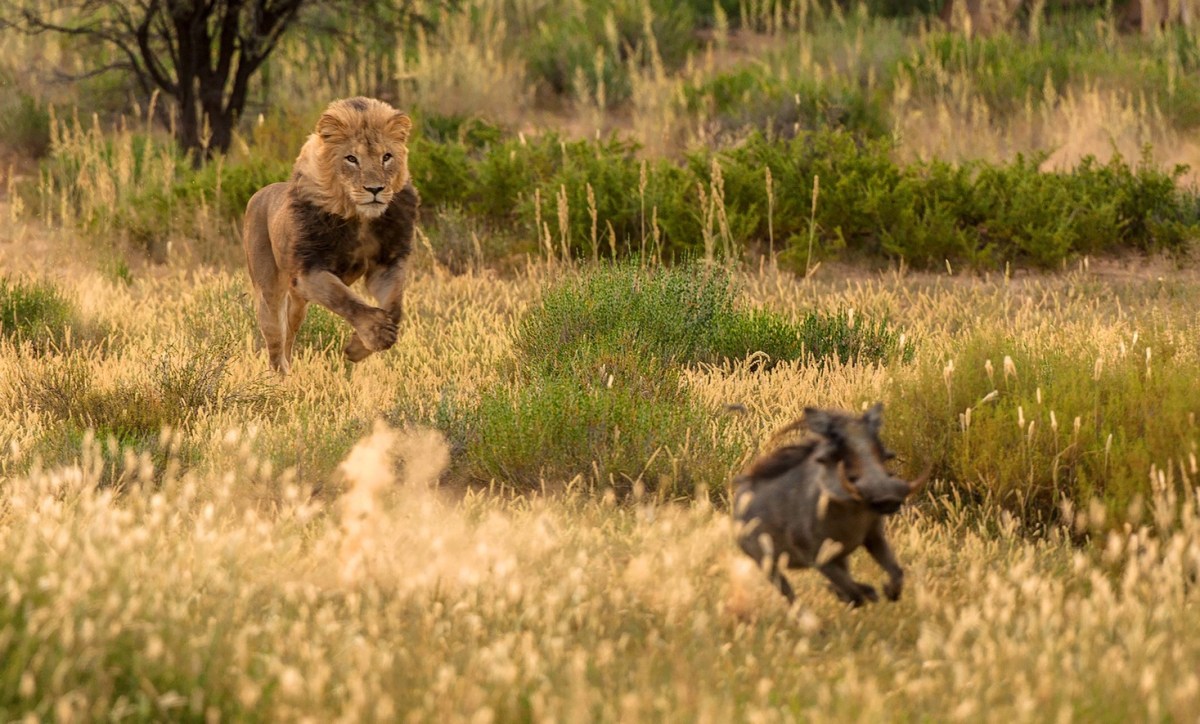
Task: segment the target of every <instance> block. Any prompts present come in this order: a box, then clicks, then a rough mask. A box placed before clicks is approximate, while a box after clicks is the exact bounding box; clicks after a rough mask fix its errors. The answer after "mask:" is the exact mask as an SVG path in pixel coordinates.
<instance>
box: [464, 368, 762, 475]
mask: <svg viewBox="0 0 1200 724" xmlns="http://www.w3.org/2000/svg"><path fill="white" fill-rule="evenodd" d="M602 359H603V361H599V360H595V362H596V364H595V365H594V367H593V368H592V369H589V370H584V369H582V367H583V365H582V364H577V369H578V372H579V373H580V375H581V376H579V377H572V376H569V375H565V374H563V375H555V374H550V375H542V376H532V377H529V378H526V379H524V380H523V381H521V382H520V383H518V385H517V386H516V387H515V388H503V387H502V388H498V389H494V390H492V391H490V392H487V393H485V394H484V395H483V396H482V398H481V400H480V402H479V405H478V407H477V409H476V410H475V411H474V412H473V415H474V416H475V417H476V422H475V424H474V426H473V428H472V430H471V432H470V433H469V437H468V439H467V441H466V449H467V475H468V477H471V478H474V479H476V480H490V479H496V480H499V481H502V482H504V483H505V484H508V485H511V486H513V487H515V488H517V489H525V490H537V489H538V488H539V487H540V486H541V485H542V483H543V481H545V482H546V483H549V484H552V485H554V484H561V483H564V482H566V481H568V480H570V479H571V478H572V477H574V476H575V475H582V476H583V477H584V478H585V479H588V480H590V481H592V483H593V484H595V485H598V486H600V487H605V486H608V487H612V488H613V489H614V490H615V491H616V492H617V493H618V494H620V495H624V494H627V493H629V492H630V491H631V490H632V489H633V486H634V484H635V482H637V481H640V482H641V483H642V484H643V485H644V486H645V488H646V489H647V490H650V491H654V492H655V493H657V494H658V495H660V496H662V497H667V498H677V497H689V496H691V495H692V494H694V492H695V489H696V487H697V486H698V485H706V486H708V487H710V488H715V487H719V486H718V483H719V482H720V481H723V480H724V479H725V478H726V477H727V476H728V473H729V468H730V466H731V465H732V464H733V463H734V462H736V460H737V456H738V451H737V450H735V449H733V448H732V447H730V446H728V445H714V444H713V443H712V442H711V439H712V438H711V436H710V435H709V434H708V431H709V430H710V429H711V428H712V427H714V426H715V425H716V424H717V421H715V420H714V419H713V413H712V412H711V411H709V410H706V409H704V408H703V407H702V406H701V405H699V404H698V403H696V402H694V401H692V400H691V399H690V398H689V396H688V394H687V392H686V391H685V390H684V389H683V388H682V387H681V386H680V385H681V383H680V380H679V374H678V370H677V369H673V368H670V367H668V366H667V365H664V364H663V363H661V362H659V361H656V360H652V359H645V358H641V357H640V356H639V354H638V353H626V354H624V355H620V356H619V357H615V356H602ZM610 376H611V377H610Z"/></svg>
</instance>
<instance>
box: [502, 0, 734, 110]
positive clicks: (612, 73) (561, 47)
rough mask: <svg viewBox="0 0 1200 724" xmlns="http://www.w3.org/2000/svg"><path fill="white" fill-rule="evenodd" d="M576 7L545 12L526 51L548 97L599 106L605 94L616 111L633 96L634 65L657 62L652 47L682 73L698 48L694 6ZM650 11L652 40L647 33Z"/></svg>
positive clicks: (630, 3) (613, 0)
mask: <svg viewBox="0 0 1200 724" xmlns="http://www.w3.org/2000/svg"><path fill="white" fill-rule="evenodd" d="M576 7H578V10H577V11H575V10H571V11H568V12H567V13H566V14H565V15H564V14H563V8H561V7H555V6H549V5H548V6H546V7H545V8H543V9H542V10H541V12H540V13H539V17H537V18H536V20H535V21H534V22H533V24H532V27H530V29H529V31H530V37H528V38H526V39H525V40H524V42H523V43H522V46H521V48H520V50H521V53H522V54H523V56H524V57H525V60H526V63H527V64H528V67H529V70H530V72H531V74H532V76H533V78H534V79H535V81H536V82H537V83H538V84H539V85H540V86H541V90H542V91H543V92H544V93H548V94H552V95H555V96H563V95H568V96H569V95H572V94H576V95H581V96H583V97H585V98H590V99H593V100H598V95H599V91H600V89H601V88H603V96H604V98H603V100H604V105H605V106H606V107H613V106H616V105H618V104H619V103H621V102H623V101H625V100H626V99H627V98H628V97H629V94H630V92H631V85H630V80H629V65H630V64H635V65H638V66H649V65H650V64H651V63H653V62H654V59H653V56H652V54H651V50H650V44H651V42H652V43H653V44H654V48H655V49H656V50H657V52H658V55H659V57H660V58H661V60H662V62H663V63H664V64H665V65H666V66H667V67H668V68H676V67H678V66H679V65H680V64H682V63H683V61H684V59H685V58H686V56H687V54H688V52H689V51H691V50H694V49H695V48H697V47H698V44H697V41H696V36H695V29H696V26H697V16H696V14H695V10H694V8H693V6H692V5H691V4H689V3H678V2H673V1H672V0H650V2H649V3H644V2H642V1H640V0H601V1H600V2H589V3H586V4H581V5H579V6H576ZM647 7H648V9H649V11H650V13H651V18H652V19H651V23H650V31H651V34H652V35H653V37H652V38H651V37H650V36H648V35H647V33H646V25H645V15H644V9H646V8H647ZM710 8H711V6H710ZM609 28H611V29H612V30H613V31H615V34H613V35H610V34H609Z"/></svg>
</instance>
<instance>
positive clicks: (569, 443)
mask: <svg viewBox="0 0 1200 724" xmlns="http://www.w3.org/2000/svg"><path fill="white" fill-rule="evenodd" d="M513 346H514V355H515V360H514V361H515V370H516V374H514V375H513V376H512V381H511V383H510V384H509V385H501V386H498V387H496V388H494V389H492V390H490V391H488V392H486V393H485V394H484V395H483V396H482V399H481V401H480V403H479V405H478V407H477V408H476V409H475V410H473V411H472V412H471V413H470V419H471V422H470V423H469V424H466V425H463V424H451V425H448V426H447V425H445V424H443V429H447V431H448V432H450V434H452V435H453V436H455V437H456V438H457V439H458V440H459V441H460V442H459V445H460V447H461V448H462V449H463V450H464V454H465V458H466V469H467V471H468V472H467V473H466V474H467V476H468V477H472V478H475V479H483V480H487V479H491V478H499V479H503V480H506V481H510V482H513V483H514V484H516V485H518V486H526V487H536V486H538V485H539V484H540V483H541V482H542V481H543V480H550V481H554V480H558V481H561V480H566V479H570V478H571V477H572V476H574V475H577V474H580V475H583V476H585V477H586V478H588V479H590V480H592V481H593V482H596V483H601V484H604V485H610V486H613V487H615V488H616V489H618V490H619V491H620V492H627V491H628V490H629V489H630V486H631V485H632V484H633V482H634V481H636V480H640V481H641V482H642V483H643V484H644V485H646V486H647V488H648V489H651V490H657V491H659V493H661V494H663V495H668V496H676V495H689V494H691V493H692V491H693V488H694V487H695V486H696V485H698V484H701V483H704V484H708V485H711V484H712V482H713V481H716V480H723V479H724V477H725V476H726V475H727V474H728V472H729V469H730V467H731V466H732V465H733V464H735V463H736V461H737V460H738V459H739V456H740V455H741V450H740V449H737V448H735V447H734V446H731V445H729V444H727V443H725V442H721V441H723V440H725V438H724V437H723V436H722V435H721V434H720V430H721V427H722V425H723V424H724V422H723V418H722V417H721V414H722V413H720V412H718V411H713V410H707V409H705V408H704V407H703V406H701V405H699V404H698V403H697V402H696V401H694V400H693V399H692V398H691V397H690V395H689V393H688V391H687V389H686V387H684V386H683V384H682V381H681V379H680V369H681V368H682V366H683V365H688V364H695V363H701V362H725V361H729V360H740V359H744V358H746V357H749V356H750V355H753V354H755V353H764V354H765V355H766V358H765V360H762V361H760V362H759V363H758V364H759V366H760V367H763V366H769V365H772V364H774V363H776V362H779V361H781V360H795V359H800V358H802V357H804V358H809V359H818V360H820V359H832V358H835V357H837V358H840V359H842V360H850V359H857V360H861V361H867V362H879V361H883V360H887V359H892V358H895V357H897V356H898V355H900V356H905V355H907V356H911V347H904V348H903V350H901V345H900V344H899V342H898V339H897V337H896V334H895V332H893V331H891V330H890V329H888V328H887V325H886V323H885V322H878V323H871V322H869V321H866V320H859V322H858V323H857V324H854V323H852V322H851V321H850V319H849V316H848V315H847V314H845V313H839V314H835V315H832V316H829V315H825V314H822V313H819V312H812V313H810V314H809V315H808V316H807V317H806V318H805V319H804V320H803V321H802V322H801V323H800V324H794V323H790V322H788V321H787V320H786V319H783V318H781V317H779V316H778V315H775V314H772V313H770V312H767V311H764V310H759V311H753V312H747V311H743V310H741V309H739V308H737V307H736V306H735V304H734V297H733V292H732V289H731V287H730V282H729V278H728V275H727V274H726V273H724V272H723V271H722V270H720V269H718V268H706V267H704V266H702V265H700V264H698V263H692V264H687V265H681V266H678V267H665V268H656V269H645V268H640V267H638V266H636V265H634V264H629V263H626V264H615V265H611V266H605V267H601V268H594V269H590V270H589V271H588V272H587V273H585V274H583V275H580V276H578V277H574V278H571V279H567V280H565V281H563V282H561V283H559V284H557V285H555V286H553V287H551V288H550V289H548V290H547V291H546V292H545V294H544V296H543V298H542V301H541V304H540V305H539V306H538V307H537V308H535V309H534V310H532V311H531V312H530V313H529V314H528V315H527V316H526V317H525V319H524V320H523V322H522V323H521V325H520V327H519V328H518V330H517V334H516V338H515V339H514V345H513ZM464 414H465V413H461V412H460V415H458V416H457V417H458V418H462V417H463V415H464ZM701 440H703V441H704V442H703V443H700V442H699V441H701Z"/></svg>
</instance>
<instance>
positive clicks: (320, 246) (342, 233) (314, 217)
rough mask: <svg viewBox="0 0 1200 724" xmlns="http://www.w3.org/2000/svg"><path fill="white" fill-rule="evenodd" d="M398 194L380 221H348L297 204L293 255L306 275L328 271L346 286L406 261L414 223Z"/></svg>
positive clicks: (314, 207) (312, 207)
mask: <svg viewBox="0 0 1200 724" xmlns="http://www.w3.org/2000/svg"><path fill="white" fill-rule="evenodd" d="M403 195H404V194H397V198H396V199H394V200H393V202H392V204H391V206H390V207H389V208H388V210H387V211H386V212H385V213H384V214H383V215H382V216H380V217H379V218H377V219H371V220H365V219H345V218H342V217H339V216H337V215H335V214H330V213H328V212H326V211H323V210H321V209H320V208H318V207H316V206H315V205H313V204H310V203H305V202H299V201H298V202H296V203H295V204H294V208H295V211H296V216H295V218H296V221H297V227H298V228H297V238H296V242H295V247H294V249H293V254H294V256H295V260H296V263H297V266H298V267H299V268H300V271H301V272H302V273H305V274H307V273H312V272H316V271H327V272H330V273H332V274H333V275H334V276H336V277H337V278H339V279H341V280H342V281H343V282H344V283H346V284H352V283H354V282H355V281H356V280H358V279H360V278H361V277H362V276H363V275H364V274H366V273H367V272H368V271H370V269H371V268H373V267H376V266H379V267H390V266H393V265H394V264H396V263H398V262H400V261H403V259H404V257H406V256H407V255H408V252H409V250H410V248H411V241H410V240H411V237H412V219H411V216H410V214H408V213H404V212H405V211H406V210H405V209H404V208H403V206H404V204H403V203H398V202H400V201H401V199H400V197H402V196H403ZM413 211H415V204H413Z"/></svg>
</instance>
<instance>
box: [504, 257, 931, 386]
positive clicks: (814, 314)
mask: <svg viewBox="0 0 1200 724" xmlns="http://www.w3.org/2000/svg"><path fill="white" fill-rule="evenodd" d="M514 348H515V351H516V355H517V360H518V364H519V366H520V367H521V368H522V369H526V370H528V369H533V368H541V369H544V370H545V371H546V372H548V373H551V374H567V375H577V374H580V373H582V372H583V370H580V369H579V368H578V367H577V366H576V364H577V362H578V360H587V361H588V362H589V363H590V361H591V360H593V359H595V357H596V355H597V354H605V353H613V352H615V351H617V350H623V349H637V350H639V351H640V353H641V354H642V355H644V356H646V357H651V358H654V359H658V360H662V361H663V362H665V363H668V364H675V365H679V364H694V363H699V362H705V363H721V362H727V361H732V360H740V359H745V358H746V357H748V356H749V355H751V354H753V353H755V352H763V353H765V354H766V355H767V356H768V357H770V359H771V360H772V361H773V362H779V361H782V360H797V359H802V358H807V359H815V360H823V359H832V358H835V357H836V358H837V359H840V360H843V361H850V360H851V359H854V360H859V361H863V362H882V361H886V360H888V359H890V358H892V357H893V356H896V355H897V354H899V355H900V356H901V357H903V358H911V356H912V347H911V344H910V345H905V346H904V347H903V349H901V346H900V344H899V337H898V335H897V333H896V332H895V331H894V330H891V329H889V327H888V325H887V323H886V321H883V320H880V321H876V322H872V321H870V320H862V319H859V320H857V323H851V321H850V319H849V316H848V314H847V313H846V312H836V313H834V314H826V313H823V312H819V311H815V310H814V311H810V312H808V313H807V314H806V315H805V317H804V319H803V320H801V322H800V323H799V324H796V323H792V322H789V321H788V320H786V319H784V318H783V317H780V316H779V315H778V314H774V313H772V312H769V311H766V310H755V311H746V310H743V309H740V308H738V307H737V306H736V305H735V304H734V296H733V292H732V289H731V288H730V283H729V279H728V277H727V276H726V275H725V274H724V273H723V272H722V271H720V270H719V269H706V268H705V267H704V266H703V265H701V264H698V263H691V264H685V265H682V266H680V267H677V268H662V269H656V270H639V269H638V268H637V267H636V266H633V265H629V264H624V265H616V266H608V267H603V268H601V269H596V270H593V271H590V272H589V273H588V274H586V275H584V276H581V277H579V278H577V279H575V280H572V281H569V282H565V283H562V284H560V285H558V286H557V287H554V288H552V289H551V290H549V291H547V292H546V294H545V296H544V297H543V299H542V304H541V306H540V307H539V308H538V309H536V310H535V311H533V312H531V313H530V314H529V315H528V316H527V317H526V318H525V320H524V321H523V322H522V325H521V327H520V329H519V331H518V334H517V338H516V340H515V343H514Z"/></svg>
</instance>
